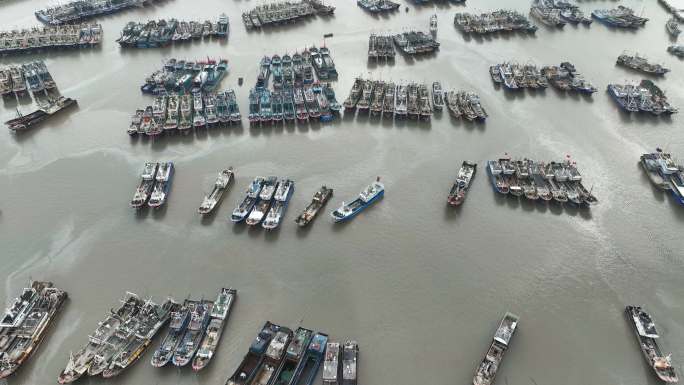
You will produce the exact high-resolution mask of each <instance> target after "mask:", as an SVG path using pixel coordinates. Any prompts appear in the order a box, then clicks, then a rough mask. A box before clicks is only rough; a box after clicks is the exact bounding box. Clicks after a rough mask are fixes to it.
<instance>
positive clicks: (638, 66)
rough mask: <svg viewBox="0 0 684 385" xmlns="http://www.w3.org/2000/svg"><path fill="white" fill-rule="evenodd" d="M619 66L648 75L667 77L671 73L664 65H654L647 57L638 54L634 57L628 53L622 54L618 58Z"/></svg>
mask: <svg viewBox="0 0 684 385" xmlns="http://www.w3.org/2000/svg"><path fill="white" fill-rule="evenodd" d="M617 64H618V65H621V66H625V67H627V68H631V69H635V70H637V71H641V72H644V73H647V74H654V75H665V74H666V73H668V72H670V69H669V68H667V67H665V66H663V65H662V64H653V63H651V62H649V61H648V59H646V58H645V57H643V56H639V54H638V53H635V54H634V55H630V54H627V53H623V54H621V55H620V56H618V58H617Z"/></svg>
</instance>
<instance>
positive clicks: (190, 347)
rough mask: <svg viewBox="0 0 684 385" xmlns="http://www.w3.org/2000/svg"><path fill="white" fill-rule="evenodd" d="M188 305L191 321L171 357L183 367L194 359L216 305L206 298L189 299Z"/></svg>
mask: <svg viewBox="0 0 684 385" xmlns="http://www.w3.org/2000/svg"><path fill="white" fill-rule="evenodd" d="M186 305H188V307H189V308H190V309H191V311H190V322H189V323H188V327H187V328H186V329H185V333H184V334H183V337H182V338H181V340H180V343H179V344H178V345H177V346H176V350H175V351H174V353H173V357H172V358H171V362H172V363H173V365H174V366H177V367H183V366H185V365H187V364H189V363H190V361H192V358H193V357H194V356H195V353H196V352H197V349H199V345H200V342H201V341H202V337H203V336H204V332H205V331H206V330H207V326H208V325H209V321H210V319H211V317H209V314H210V313H211V309H212V308H213V307H214V303H213V302H211V301H206V300H201V301H187V302H186Z"/></svg>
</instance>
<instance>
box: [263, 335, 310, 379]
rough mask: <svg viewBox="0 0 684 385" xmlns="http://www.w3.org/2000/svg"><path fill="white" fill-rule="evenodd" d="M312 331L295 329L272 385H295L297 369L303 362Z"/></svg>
mask: <svg viewBox="0 0 684 385" xmlns="http://www.w3.org/2000/svg"><path fill="white" fill-rule="evenodd" d="M312 335H313V331H311V330H309V329H305V328H302V327H299V328H297V330H296V331H295V333H294V336H293V337H292V342H290V345H289V346H288V347H287V352H286V353H285V358H284V359H283V362H282V364H281V365H280V367H279V368H278V370H277V372H278V373H277V375H276V376H275V377H274V381H273V383H272V385H293V384H296V382H297V379H298V378H299V376H296V374H297V369H298V367H299V366H300V364H301V363H302V362H303V358H304V355H305V354H306V348H307V347H308V346H309V342H310V341H311V336H312Z"/></svg>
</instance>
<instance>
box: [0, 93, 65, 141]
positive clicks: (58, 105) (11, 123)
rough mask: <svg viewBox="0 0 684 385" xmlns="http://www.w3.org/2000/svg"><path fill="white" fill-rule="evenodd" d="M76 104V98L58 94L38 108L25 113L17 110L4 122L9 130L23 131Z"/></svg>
mask: <svg viewBox="0 0 684 385" xmlns="http://www.w3.org/2000/svg"><path fill="white" fill-rule="evenodd" d="M76 104H77V103H76V100H74V99H71V98H66V97H64V96H60V97H58V98H57V99H51V100H50V101H48V102H47V104H45V105H42V106H40V107H39V109H38V110H36V111H34V112H31V113H30V114H27V115H22V114H21V113H20V112H19V110H17V117H16V118H14V119H11V120H8V121H6V122H5V124H6V125H7V127H8V128H9V129H10V130H11V131H15V132H17V131H25V130H27V129H29V128H30V127H32V126H35V125H36V124H38V123H40V122H42V121H44V120H47V119H48V118H50V117H51V116H54V115H56V114H57V113H58V112H60V111H63V110H65V109H66V108H68V107H71V106H75V105H76Z"/></svg>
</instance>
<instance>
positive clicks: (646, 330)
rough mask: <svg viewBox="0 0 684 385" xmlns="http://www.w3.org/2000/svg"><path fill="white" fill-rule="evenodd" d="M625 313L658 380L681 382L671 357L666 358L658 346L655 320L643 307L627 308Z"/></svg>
mask: <svg viewBox="0 0 684 385" xmlns="http://www.w3.org/2000/svg"><path fill="white" fill-rule="evenodd" d="M625 313H626V315H627V319H628V320H629V323H630V324H631V325H632V327H633V328H634V333H635V334H636V337H637V341H638V342H639V347H640V348H641V352H642V353H643V354H644V358H645V359H646V362H647V363H648V364H649V365H650V366H651V368H652V369H653V371H654V372H655V374H656V376H658V378H659V379H660V380H661V381H663V382H666V383H676V382H678V381H679V378H678V376H677V372H676V371H675V368H674V367H673V366H672V359H671V355H667V356H664V355H663V353H662V352H661V351H660V346H658V342H657V341H658V339H659V338H660V336H659V335H658V331H657V330H656V327H655V323H654V322H653V318H651V316H650V315H649V314H648V313H647V312H646V311H645V310H644V309H643V308H642V307H641V306H631V305H629V306H626V307H625Z"/></svg>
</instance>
